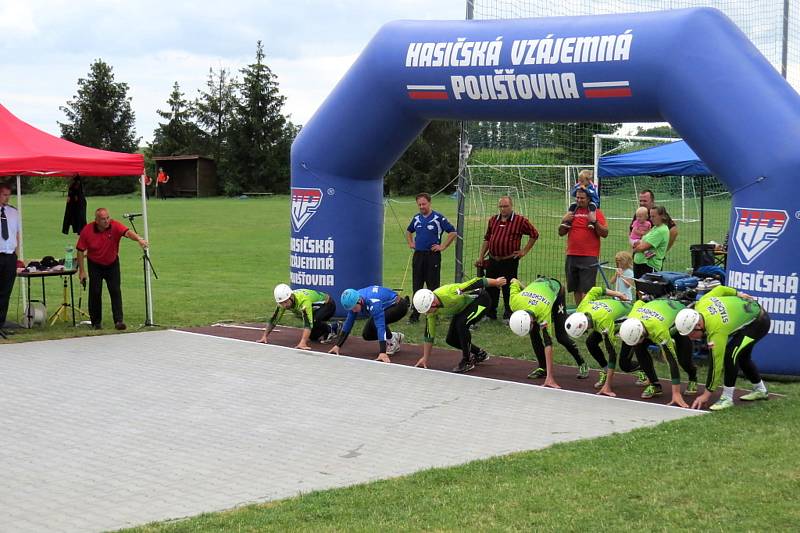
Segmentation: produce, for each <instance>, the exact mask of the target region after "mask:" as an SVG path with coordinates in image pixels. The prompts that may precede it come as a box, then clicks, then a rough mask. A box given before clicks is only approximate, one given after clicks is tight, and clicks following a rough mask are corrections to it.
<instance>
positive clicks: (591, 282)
mask: <svg viewBox="0 0 800 533" xmlns="http://www.w3.org/2000/svg"><path fill="white" fill-rule="evenodd" d="M564 272H565V273H566V275H567V292H575V291H578V292H589V289H591V288H592V287H594V286H595V284H596V281H597V258H596V257H589V256H583V255H568V256H567V260H566V262H565V263H564Z"/></svg>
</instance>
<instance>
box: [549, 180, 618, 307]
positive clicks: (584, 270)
mask: <svg viewBox="0 0 800 533" xmlns="http://www.w3.org/2000/svg"><path fill="white" fill-rule="evenodd" d="M575 203H576V204H578V208H577V209H576V210H575V212H572V211H567V214H566V215H564V218H562V219H561V225H560V226H559V227H558V234H559V236H562V237H563V236H564V235H567V260H566V263H565V265H564V270H565V272H566V274H567V291H569V292H574V293H575V305H578V304H580V303H581V300H583V297H584V295H585V294H586V293H587V292H589V289H591V288H592V287H594V285H595V280H596V279H597V262H598V260H599V257H600V238H601V237H602V238H604V239H605V238H606V237H607V236H608V224H607V223H606V217H605V215H603V212H602V211H601V210H600V209H595V210H590V209H589V195H588V194H587V192H586V191H584V190H583V189H578V190H577V191H576V192H575Z"/></svg>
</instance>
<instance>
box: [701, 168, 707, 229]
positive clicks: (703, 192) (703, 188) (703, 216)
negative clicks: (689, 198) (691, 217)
mask: <svg viewBox="0 0 800 533" xmlns="http://www.w3.org/2000/svg"><path fill="white" fill-rule="evenodd" d="M705 200H706V180H705V178H704V177H703V176H700V244H705V242H706V239H705V231H704V230H705V220H706V202H705Z"/></svg>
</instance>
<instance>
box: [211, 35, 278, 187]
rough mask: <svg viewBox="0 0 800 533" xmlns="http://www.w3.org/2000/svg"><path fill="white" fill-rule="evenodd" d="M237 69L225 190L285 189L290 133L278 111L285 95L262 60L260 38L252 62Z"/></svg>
mask: <svg viewBox="0 0 800 533" xmlns="http://www.w3.org/2000/svg"><path fill="white" fill-rule="evenodd" d="M240 72H241V74H242V81H241V83H240V84H239V86H238V89H239V91H238V92H239V98H238V101H237V102H236V106H235V114H234V119H233V122H232V124H231V128H230V130H231V134H230V143H231V147H230V151H229V156H230V163H229V168H230V171H229V172H228V174H227V175H226V176H224V178H223V179H224V189H225V192H226V193H228V194H239V193H241V192H246V191H259V192H261V191H273V192H287V190H288V179H289V144H287V139H288V138H289V137H290V133H287V131H286V129H287V124H286V117H284V116H283V114H282V109H283V104H284V101H285V100H286V98H285V97H284V96H282V95H281V94H280V92H279V91H278V81H277V76H275V74H273V73H272V70H270V68H269V67H268V66H267V65H266V64H265V63H264V46H263V45H262V44H261V41H258V44H257V47H256V61H255V63H252V64H250V65H248V66H246V67H245V68H243V69H241V71H240Z"/></svg>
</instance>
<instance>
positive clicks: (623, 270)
mask: <svg viewBox="0 0 800 533" xmlns="http://www.w3.org/2000/svg"><path fill="white" fill-rule="evenodd" d="M614 262H615V263H616V264H617V270H615V271H614V274H613V275H612V276H611V280H610V283H613V284H614V290H615V291H617V292H620V293H622V294H624V295H625V296H626V297H627V298H628V301H631V302H632V301H633V293H634V289H635V288H636V286H635V285H636V284H635V283H634V281H633V278H634V275H633V256H632V255H631V254H630V252H626V251H624V250H623V251H622V252H617V255H615V256H614Z"/></svg>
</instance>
